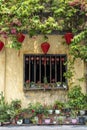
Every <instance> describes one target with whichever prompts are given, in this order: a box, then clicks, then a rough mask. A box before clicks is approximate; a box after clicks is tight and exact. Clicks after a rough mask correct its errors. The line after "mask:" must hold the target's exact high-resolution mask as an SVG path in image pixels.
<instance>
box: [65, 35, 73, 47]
mask: <svg viewBox="0 0 87 130" xmlns="http://www.w3.org/2000/svg"><path fill="white" fill-rule="evenodd" d="M64 38H65V40H66V43H67V44H68V45H69V44H70V43H71V40H72V39H73V34H72V33H66V34H65V36H64Z"/></svg>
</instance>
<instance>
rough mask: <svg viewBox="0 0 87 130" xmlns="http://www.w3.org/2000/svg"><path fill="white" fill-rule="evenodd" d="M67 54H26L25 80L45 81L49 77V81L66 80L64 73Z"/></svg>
mask: <svg viewBox="0 0 87 130" xmlns="http://www.w3.org/2000/svg"><path fill="white" fill-rule="evenodd" d="M66 60H67V56H66V55H65V54H61V55H54V54H52V55H51V54H46V55H34V54H25V55H24V82H26V81H27V80H29V81H30V82H35V83H38V82H41V83H43V79H44V77H47V81H48V83H55V82H61V83H62V82H66V79H65V77H64V73H65V72H66V69H67V68H66V66H65V65H64V62H66Z"/></svg>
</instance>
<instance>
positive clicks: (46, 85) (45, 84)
mask: <svg viewBox="0 0 87 130" xmlns="http://www.w3.org/2000/svg"><path fill="white" fill-rule="evenodd" d="M43 82H44V88H45V89H47V88H48V87H49V84H48V81H47V77H44V79H43Z"/></svg>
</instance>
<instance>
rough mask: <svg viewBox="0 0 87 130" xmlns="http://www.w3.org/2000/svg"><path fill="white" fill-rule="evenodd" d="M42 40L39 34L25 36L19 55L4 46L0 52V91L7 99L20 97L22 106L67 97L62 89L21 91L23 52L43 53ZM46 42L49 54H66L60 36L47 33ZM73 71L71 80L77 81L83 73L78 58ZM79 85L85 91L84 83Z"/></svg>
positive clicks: (82, 64)
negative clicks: (73, 75)
mask: <svg viewBox="0 0 87 130" xmlns="http://www.w3.org/2000/svg"><path fill="white" fill-rule="evenodd" d="M7 42H11V41H10V40H9V39H8V40H7V41H6V43H7ZM42 42H43V37H42V36H41V35H40V36H37V37H34V38H29V37H28V36H26V38H25V40H24V42H23V46H22V49H21V50H20V55H19V56H18V51H16V50H15V49H9V48H5V49H3V50H2V51H1V52H0V91H4V92H5V97H6V99H7V101H11V100H12V99H21V100H22V104H23V106H25V105H27V104H28V103H29V102H36V101H41V102H43V103H51V102H54V100H57V99H59V100H64V101H65V100H66V99H67V97H66V93H67V91H63V90H58V91H37V92H36V91H28V92H24V91H23V54H27V53H30V54H33V53H35V54H39V53H40V54H41V53H43V52H42V50H41V47H40V45H41V43H42ZM48 42H49V43H50V49H49V51H48V53H49V54H50V53H51V54H52V53H53V54H67V55H68V45H66V44H62V42H63V39H62V36H60V35H59V36H58V35H49V40H48ZM75 71H76V73H75V77H74V78H73V81H74V82H77V78H79V77H82V76H83V74H84V63H83V62H82V61H81V60H80V59H78V60H77V61H76V63H75ZM81 85H82V91H83V92H85V85H84V83H82V84H81ZM69 87H70V86H69ZM38 95H39V96H38Z"/></svg>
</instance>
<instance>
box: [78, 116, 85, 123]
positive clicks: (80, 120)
mask: <svg viewBox="0 0 87 130" xmlns="http://www.w3.org/2000/svg"><path fill="white" fill-rule="evenodd" d="M79 123H80V124H82V125H84V124H85V123H86V120H85V117H83V116H81V117H79Z"/></svg>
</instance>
